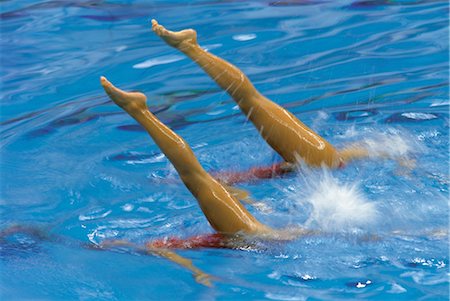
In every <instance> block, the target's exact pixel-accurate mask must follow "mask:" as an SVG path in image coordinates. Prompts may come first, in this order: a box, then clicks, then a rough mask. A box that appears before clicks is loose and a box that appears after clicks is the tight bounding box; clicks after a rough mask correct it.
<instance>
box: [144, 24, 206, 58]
mask: <svg viewBox="0 0 450 301" xmlns="http://www.w3.org/2000/svg"><path fill="white" fill-rule="evenodd" d="M152 30H153V32H154V33H156V34H157V35H158V36H159V37H161V39H163V40H164V41H165V42H166V43H167V44H168V45H170V46H172V47H175V48H178V49H179V50H181V51H183V49H185V47H189V46H193V45H197V33H196V32H195V30H193V29H185V30H182V31H177V32H174V31H170V30H167V29H166V28H165V27H164V26H162V25H159V24H158V22H157V21H156V20H155V19H153V20H152Z"/></svg>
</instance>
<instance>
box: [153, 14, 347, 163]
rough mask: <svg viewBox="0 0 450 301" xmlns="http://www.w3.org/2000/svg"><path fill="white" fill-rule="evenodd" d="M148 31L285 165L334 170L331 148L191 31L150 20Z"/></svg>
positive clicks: (335, 156)
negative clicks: (193, 67)
mask: <svg viewBox="0 0 450 301" xmlns="http://www.w3.org/2000/svg"><path fill="white" fill-rule="evenodd" d="M152 30H153V31H154V32H155V33H156V34H157V35H158V36H160V37H161V38H162V39H163V40H164V41H165V42H166V43H167V44H169V45H170V46H172V47H175V48H177V49H178V50H180V51H181V52H183V53H184V54H185V55H187V56H188V57H189V58H191V59H192V60H193V61H194V62H196V63H197V64H198V65H199V66H200V67H201V68H202V69H203V70H204V71H205V72H206V73H207V74H208V75H209V76H210V77H211V78H212V79H213V80H214V81H215V82H216V83H217V84H218V85H219V86H220V87H221V88H222V89H224V90H225V91H227V92H228V93H229V94H230V96H231V97H232V98H233V99H234V101H235V102H236V103H237V104H238V105H239V107H240V109H241V110H242V112H243V113H244V114H245V115H246V116H247V118H248V119H249V120H250V121H252V123H253V124H254V125H255V127H256V128H257V129H258V131H259V132H260V134H261V136H262V137H263V138H264V140H266V142H267V143H268V144H269V145H270V146H271V147H272V148H273V149H274V150H275V151H276V152H278V153H279V154H280V155H281V156H282V157H283V159H284V160H285V161H286V162H289V163H297V162H298V157H300V158H301V159H302V160H303V161H305V162H306V163H307V164H310V165H313V166H318V165H321V164H325V165H327V166H332V167H336V166H338V165H339V158H338V156H337V153H336V151H335V149H334V148H333V146H332V145H331V144H329V143H328V142H327V141H326V140H325V139H323V138H322V137H321V136H319V135H318V134H316V133H315V132H314V131H312V130H311V129H310V128H308V127H307V126H306V125H304V124H303V123H302V122H301V121H300V120H298V119H297V118H296V117H295V116H294V115H292V114H291V113H290V112H288V111H287V110H285V109H284V108H282V107H281V106H279V105H278V104H276V103H274V102H272V101H271V100H269V99H267V98H266V97H264V96H263V95H262V94H261V93H259V91H258V90H256V89H255V87H254V86H253V84H252V83H251V82H250V80H249V79H248V78H247V76H246V75H245V74H244V73H243V72H242V71H241V70H239V69H238V68H237V67H236V66H234V65H232V64H230V63H228V62H226V61H224V60H222V59H221V58H219V57H217V56H215V55H213V54H211V53H209V52H207V51H205V50H204V49H202V48H201V47H200V46H199V45H198V44H197V34H196V32H195V31H194V30H193V29H186V30H182V31H179V32H172V31H169V30H167V29H166V28H164V27H163V26H161V25H159V24H158V23H157V22H156V21H155V20H152Z"/></svg>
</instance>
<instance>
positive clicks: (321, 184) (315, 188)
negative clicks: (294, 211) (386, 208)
mask: <svg viewBox="0 0 450 301" xmlns="http://www.w3.org/2000/svg"><path fill="white" fill-rule="evenodd" d="M306 176H307V177H306ZM306 176H305V179H306V180H305V181H306V183H304V184H303V185H302V186H303V188H302V191H303V192H302V193H300V194H301V195H299V193H296V198H297V200H298V202H301V203H305V202H306V203H307V204H310V205H311V208H312V210H311V214H310V216H309V218H308V220H307V221H306V222H305V226H306V227H308V228H311V227H312V228H319V229H320V230H322V231H325V232H348V231H353V230H355V228H358V229H367V228H370V227H371V226H372V225H373V224H374V223H375V222H376V221H377V217H378V210H377V208H376V205H375V203H374V202H371V201H369V200H367V199H366V197H365V195H364V194H363V192H362V191H361V190H360V189H359V187H358V184H357V183H356V182H353V183H341V182H340V181H339V180H338V179H336V178H334V177H333V176H332V174H331V173H330V172H329V171H328V170H326V169H323V170H321V171H320V172H313V171H306ZM305 184H306V185H305ZM299 197H300V198H301V199H300V200H299V199H298V198H299Z"/></svg>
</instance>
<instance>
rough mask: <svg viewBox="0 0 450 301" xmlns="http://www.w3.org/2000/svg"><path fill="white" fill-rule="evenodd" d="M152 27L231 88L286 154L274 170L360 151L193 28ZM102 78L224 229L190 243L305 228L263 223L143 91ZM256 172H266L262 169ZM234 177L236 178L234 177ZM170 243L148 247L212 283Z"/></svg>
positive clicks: (337, 160)
mask: <svg viewBox="0 0 450 301" xmlns="http://www.w3.org/2000/svg"><path fill="white" fill-rule="evenodd" d="M152 29H153V31H154V32H155V33H156V34H157V35H158V36H160V37H161V38H162V39H163V40H164V41H165V42H166V43H167V44H169V45H170V46H172V47H175V48H177V49H178V50H180V51H181V52H183V53H184V54H186V55H187V56H188V57H190V58H191V59H192V60H193V61H195V62H196V63H197V64H198V65H199V66H200V67H201V68H203V70H205V72H206V73H207V74H208V75H209V76H210V77H211V78H212V79H213V80H214V81H215V82H216V83H217V84H218V85H219V86H220V87H222V88H223V89H224V90H226V91H227V92H228V93H229V94H230V96H231V97H232V98H233V99H234V101H236V103H237V104H238V105H239V107H240V109H241V110H242V112H243V113H244V114H246V116H247V117H248V119H249V120H250V121H251V122H252V123H253V124H254V125H255V127H256V128H257V130H258V131H259V132H260V134H261V135H262V137H263V138H264V140H266V141H267V143H268V144H269V145H270V146H271V147H272V148H273V149H274V150H275V151H276V152H278V153H279V154H280V155H281V157H282V158H283V159H284V160H285V163H284V164H282V165H280V166H276V167H275V168H274V170H275V171H277V170H278V172H279V173H282V172H285V171H287V170H290V169H291V168H292V166H295V165H296V164H297V163H298V162H299V160H301V161H303V162H305V163H306V164H308V165H311V166H321V165H325V166H328V167H338V166H340V165H341V164H343V162H344V161H346V160H348V159H349V158H351V157H355V156H358V154H357V153H355V152H354V151H344V152H338V151H336V150H335V149H334V147H333V146H332V145H331V144H330V143H328V142H327V141H326V140H325V139H323V138H322V137H320V136H319V135H318V134H316V133H315V132H314V131H312V130H311V129H310V128H308V127H307V126H306V125H304V124H303V123H302V122H301V121H300V120H298V119H297V118H296V117H295V116H294V115H292V114H291V113H290V112H288V111H287V110H285V109H283V108H282V107H281V106H279V105H277V104H276V103H274V102H272V101H270V100H269V99H267V98H266V97H264V96H263V95H261V94H260V93H259V92H258V91H257V90H256V89H255V87H254V86H253V85H252V83H251V82H250V80H249V79H248V78H247V76H245V74H244V73H242V72H241V71H240V70H239V69H238V68H236V67H235V66H233V65H232V64H230V63H228V62H226V61H224V60H222V59H220V58H218V57H217V56H214V55H213V54H211V53H209V52H207V51H205V50H203V49H202V48H201V47H200V46H199V45H198V44H197V40H196V32H195V31H194V30H192V29H187V30H183V31H180V32H172V31H168V30H167V29H165V28H164V27H163V26H161V25H159V24H158V23H157V22H156V21H155V20H152ZM101 84H102V86H103V87H104V89H105V91H106V93H107V94H108V95H109V97H110V98H111V99H112V100H113V101H114V102H115V103H116V104H117V105H118V106H120V107H121V108H122V109H123V110H125V111H126V112H127V113H128V114H129V115H130V116H131V117H133V118H134V119H135V120H136V121H138V122H139V123H140V124H141V125H142V126H143V127H144V128H145V130H146V131H147V132H148V133H149V134H150V136H151V137H152V138H153V140H154V141H155V142H156V144H157V145H158V146H159V147H160V149H161V151H162V152H163V153H164V154H165V155H166V157H167V158H168V159H169V160H170V162H171V163H172V164H173V166H174V167H175V169H176V170H177V172H178V174H179V176H180V178H181V180H182V181H183V183H184V184H185V185H186V187H187V188H188V189H189V191H190V192H191V193H192V195H193V196H194V197H195V198H196V199H197V201H198V203H199V205H200V208H201V209H202V211H203V213H204V214H205V217H206V218H207V219H208V221H209V223H210V224H211V226H212V227H213V228H214V229H215V230H216V231H217V232H218V233H219V234H220V235H221V236H220V237H219V238H218V237H217V236H211V235H210V236H207V237H206V238H205V239H203V240H202V239H200V240H199V241H198V242H197V244H195V243H192V241H191V244H190V246H204V245H207V246H210V247H213V246H217V247H229V244H228V243H227V239H228V238H229V237H231V236H236V235H240V234H243V235H251V236H257V237H263V238H269V239H287V238H290V237H292V236H293V235H298V234H300V233H302V231H301V230H297V231H291V232H289V233H288V232H286V231H277V230H273V229H271V228H270V227H268V226H266V225H263V224H262V223H260V222H259V221H258V220H257V219H256V218H255V217H254V216H253V215H251V214H250V213H249V212H248V211H247V209H246V208H245V207H244V206H243V205H242V204H241V203H240V202H239V201H238V200H237V199H236V198H235V197H234V196H233V194H232V193H230V191H229V189H227V187H225V186H224V185H222V183H220V182H219V181H217V180H216V179H215V178H214V177H212V176H211V175H210V174H209V173H208V172H206V171H205V170H204V169H203V167H202V166H201V165H200V163H199V162H198V160H197V158H196V157H195V155H194V153H193V152H192V150H191V148H190V147H189V145H188V144H187V143H186V142H185V141H184V140H183V139H182V138H181V137H180V136H178V135H177V134H176V133H174V132H173V131H172V130H171V129H169V128H168V127H167V126H166V125H164V124H163V123H162V122H161V121H160V120H158V119H157V118H156V117H155V116H154V115H153V114H152V113H151V112H150V111H149V110H148V108H147V105H146V97H145V96H144V95H143V94H142V93H139V92H124V91H122V90H120V89H118V88H116V87H115V86H113V85H112V84H111V83H110V82H109V81H108V80H107V79H106V78H104V77H102V78H101ZM360 155H365V153H361V154H360ZM258 172H260V173H264V170H263V171H261V170H259V171H258ZM243 179H244V178H243ZM230 182H235V181H234V180H233V179H231V180H230ZM217 239H218V240H219V242H218V241H217ZM115 243H116V244H123V243H125V242H115ZM189 243H190V242H189V241H185V244H183V243H179V244H177V245H176V246H172V247H177V246H178V247H180V246H181V247H183V246H184V247H185V246H187V245H189ZM110 244H111V243H109V245H110ZM125 244H128V243H125ZM168 247H170V245H167V244H158V243H149V244H147V246H146V248H144V249H145V250H146V251H149V252H153V253H157V254H159V255H161V256H164V257H167V258H169V259H171V260H173V261H175V262H177V263H179V264H181V265H183V266H185V267H187V268H189V269H190V270H192V271H193V272H194V274H195V276H196V279H197V281H199V282H202V283H204V284H209V278H208V277H207V276H206V274H204V273H203V272H201V271H200V270H198V269H196V268H195V267H194V266H193V265H192V263H191V262H190V261H189V260H187V259H184V258H182V257H180V256H179V255H177V254H175V253H173V252H172V251H170V250H169V249H168Z"/></svg>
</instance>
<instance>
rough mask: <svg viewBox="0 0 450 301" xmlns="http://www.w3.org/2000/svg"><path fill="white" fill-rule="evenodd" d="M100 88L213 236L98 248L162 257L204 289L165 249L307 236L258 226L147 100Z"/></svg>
mask: <svg viewBox="0 0 450 301" xmlns="http://www.w3.org/2000/svg"><path fill="white" fill-rule="evenodd" d="M100 81H101V84H102V86H103V88H104V89H105V91H106V93H107V94H108V95H109V97H110V98H111V99H112V100H113V101H114V102H115V103H116V104H117V105H118V106H119V107H121V108H122V109H123V110H124V111H126V112H127V113H128V114H129V115H130V116H131V117H133V118H134V119H135V120H136V121H137V122H139V123H140V124H141V125H142V126H143V127H144V129H145V130H146V131H147V132H148V133H149V135H150V136H151V137H152V138H153V140H154V141H155V143H156V144H157V145H158V146H159V148H160V149H161V151H162V152H163V153H164V154H165V155H166V157H167V159H169V161H170V162H171V163H172V164H173V166H174V167H175V169H176V171H177V172H178V174H179V176H180V178H181V180H182V181H183V183H184V185H185V186H186V187H187V188H188V190H189V191H190V192H191V193H192V195H193V196H194V197H195V198H196V199H197V201H198V204H199V205H200V208H201V210H202V211H203V213H204V215H205V217H206V218H207V220H208V222H209V223H210V225H211V226H212V227H213V228H214V230H215V231H217V234H212V235H206V236H198V237H194V238H191V239H187V240H182V239H168V240H167V239H166V240H158V241H154V242H150V243H147V244H146V246H145V247H139V246H135V245H133V244H131V243H129V242H126V241H109V242H104V243H103V244H102V245H101V246H102V247H111V246H131V247H134V248H135V249H138V250H140V251H143V252H150V253H155V254H158V255H161V256H163V257H166V258H168V259H170V260H172V261H175V262H177V263H178V264H181V265H183V266H184V267H186V268H188V269H190V270H191V271H192V272H194V275H195V278H196V280H197V281H199V282H201V283H203V284H206V285H209V284H210V280H209V277H208V275H206V274H205V273H203V272H202V271H200V270H199V269H197V268H195V267H194V266H193V265H192V263H191V262H190V261H189V260H187V259H185V258H182V257H181V256H179V255H177V254H176V253H174V252H173V251H170V250H169V249H173V248H175V249H176V248H183V249H186V248H198V247H215V248H239V245H240V243H244V242H245V237H253V238H260V239H264V240H289V239H293V238H295V237H297V236H299V235H301V234H307V231H304V230H303V229H301V228H293V229H286V230H275V229H272V228H270V227H269V226H266V225H264V224H262V223H260V222H259V221H258V220H257V219H256V218H255V217H254V216H253V215H252V214H250V212H249V211H248V210H247V209H246V208H245V207H244V206H243V205H242V204H241V203H240V202H239V201H238V200H237V199H236V197H234V196H233V193H232V192H230V191H229V190H228V189H227V188H226V187H225V186H224V185H222V184H221V183H220V182H219V181H217V180H216V179H215V178H213V177H212V176H211V175H210V174H209V173H208V172H206V171H205V170H204V169H203V167H202V166H201V165H200V163H199V162H198V160H197V158H196V157H195V155H194V153H193V151H192V149H191V148H190V146H189V145H188V144H187V143H186V142H185V141H184V140H183V139H182V138H181V137H180V136H178V135H177V134H176V133H174V132H173V131H172V130H171V129H170V128H168V127H167V126H166V125H165V124H163V123H162V122H161V121H160V120H159V119H158V118H156V116H155V115H153V114H152V113H151V112H150V111H149V110H148V108H147V105H146V97H145V95H144V94H142V93H139V92H125V91H122V90H120V89H118V88H116V87H115V86H113V85H112V84H111V83H110V82H109V81H108V80H107V79H106V78H104V77H101V80H100Z"/></svg>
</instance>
